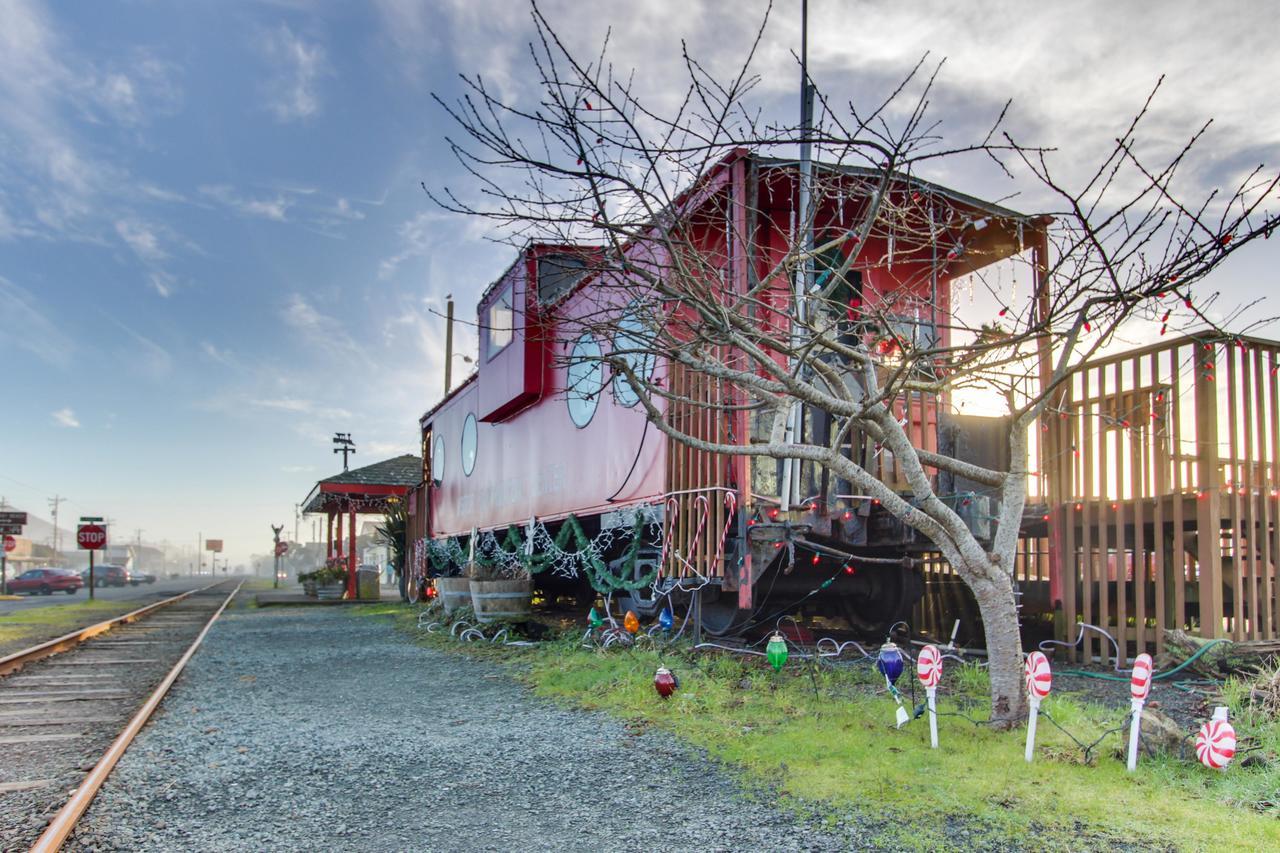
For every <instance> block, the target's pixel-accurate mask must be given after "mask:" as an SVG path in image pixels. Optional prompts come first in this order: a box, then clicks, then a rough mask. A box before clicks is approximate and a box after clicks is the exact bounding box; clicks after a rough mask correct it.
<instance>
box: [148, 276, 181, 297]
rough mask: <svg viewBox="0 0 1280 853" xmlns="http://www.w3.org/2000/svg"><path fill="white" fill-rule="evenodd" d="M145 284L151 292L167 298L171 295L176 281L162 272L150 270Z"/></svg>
mask: <svg viewBox="0 0 1280 853" xmlns="http://www.w3.org/2000/svg"><path fill="white" fill-rule="evenodd" d="M147 283H148V284H150V285H151V289H152V290H154V291H155V292H156V293H158V294H160V295H161V296H163V297H166V298H167V297H169V296H171V295H172V294H173V288H174V285H175V284H176V283H177V279H175V278H174V277H173V276H172V275H170V274H169V273H167V272H165V271H164V270H152V271H151V273H150V274H148V275H147Z"/></svg>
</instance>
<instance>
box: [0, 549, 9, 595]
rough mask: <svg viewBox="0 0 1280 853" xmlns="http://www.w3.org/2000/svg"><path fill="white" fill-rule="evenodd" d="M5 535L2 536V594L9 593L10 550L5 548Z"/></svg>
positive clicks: (0, 556)
mask: <svg viewBox="0 0 1280 853" xmlns="http://www.w3.org/2000/svg"><path fill="white" fill-rule="evenodd" d="M3 540H4V537H3V536H0V595H8V594H9V552H8V551H6V550H5V549H4V542H3Z"/></svg>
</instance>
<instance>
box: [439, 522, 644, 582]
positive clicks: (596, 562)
mask: <svg viewBox="0 0 1280 853" xmlns="http://www.w3.org/2000/svg"><path fill="white" fill-rule="evenodd" d="M644 528H645V523H644V514H643V513H636V523H635V527H634V528H633V529H632V531H631V542H630V544H628V545H627V549H626V551H624V552H623V556H622V574H621V575H617V574H614V573H613V572H612V571H610V570H609V567H608V566H607V565H606V564H605V562H604V561H603V560H601V559H600V558H599V556H597V555H596V554H595V553H594V552H593V551H592V549H591V540H590V539H588V538H587V534H586V532H585V531H583V529H582V524H581V523H579V521H578V519H577V517H576V516H574V515H570V516H569V517H568V518H566V519H565V520H564V524H562V525H560V530H559V532H558V533H556V536H555V539H554V540H553V541H554V542H555V547H556V549H557V550H559V551H563V552H565V553H573V554H576V555H577V557H578V559H579V562H580V563H581V565H582V566H583V569H584V570H585V571H586V574H587V580H588V581H590V583H591V587H592V588H593V589H595V590H596V591H597V592H600V593H604V594H606V595H607V594H609V593H613V592H620V591H626V592H634V591H635V590H637V589H642V588H644V587H646V586H649V585H650V584H652V583H653V582H654V580H655V579H656V578H657V577H658V566H657V565H655V566H654V567H653V568H652V569H651V570H650V571H649V572H648V573H646V574H645V575H644V576H642V577H640V578H636V579H631V580H629V579H628V578H629V577H630V575H631V574H632V572H633V570H634V569H635V565H636V558H637V557H638V556H639V554H640V546H641V543H642V541H643V539H644ZM570 539H572V540H573V545H574V550H573V551H572V552H570V551H569V540H570ZM459 550H460V549H459ZM498 550H500V551H502V552H503V553H504V554H506V555H507V556H508V557H510V558H514V559H515V560H516V561H517V562H519V563H520V565H521V566H522V567H523V568H524V570H525V571H526V572H528V573H529V574H530V575H531V576H532V575H536V574H540V573H542V572H544V571H546V570H547V569H548V568H550V567H551V565H552V559H551V556H550V555H549V554H527V553H525V542H524V539H523V537H522V536H521V535H520V528H518V527H517V526H516V525H514V524H512V525H509V526H508V527H507V535H506V537H505V538H504V539H503V540H502V542H501V543H499V544H498ZM477 559H479V555H477Z"/></svg>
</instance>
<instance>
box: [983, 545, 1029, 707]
mask: <svg viewBox="0 0 1280 853" xmlns="http://www.w3.org/2000/svg"><path fill="white" fill-rule="evenodd" d="M989 571H990V570H989V568H987V569H986V570H985V571H984V569H983V568H978V570H977V571H976V572H972V574H976V575H981V577H980V578H978V579H975V580H972V581H970V582H969V587H970V588H971V589H972V590H973V595H974V598H976V599H977V601H978V611H979V612H980V613H981V614H982V627H983V630H984V631H985V633H986V637H987V662H988V665H987V673H988V675H989V676H990V677H991V719H992V721H993V722H995V723H996V726H997V728H1009V727H1011V726H1012V725H1014V724H1015V723H1017V722H1018V721H1019V720H1021V719H1022V718H1023V717H1024V716H1026V691H1025V689H1024V686H1023V675H1022V670H1023V665H1022V638H1021V636H1020V635H1019V633H1018V611H1017V603H1016V601H1015V600H1014V595H1013V585H1012V584H1011V583H1009V581H1008V580H1007V579H1004V578H998V579H994V580H993V579H991V578H990V577H989Z"/></svg>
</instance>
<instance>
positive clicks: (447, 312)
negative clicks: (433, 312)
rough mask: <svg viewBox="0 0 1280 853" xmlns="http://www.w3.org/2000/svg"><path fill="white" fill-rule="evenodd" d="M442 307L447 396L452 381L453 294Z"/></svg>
mask: <svg viewBox="0 0 1280 853" xmlns="http://www.w3.org/2000/svg"><path fill="white" fill-rule="evenodd" d="M447 299H448V300H449V301H448V302H446V303H445V309H444V316H445V319H444V395H445V396H446V397H447V396H449V388H450V386H451V384H452V382H453V296H452V295H450V296H448V297H447Z"/></svg>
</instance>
